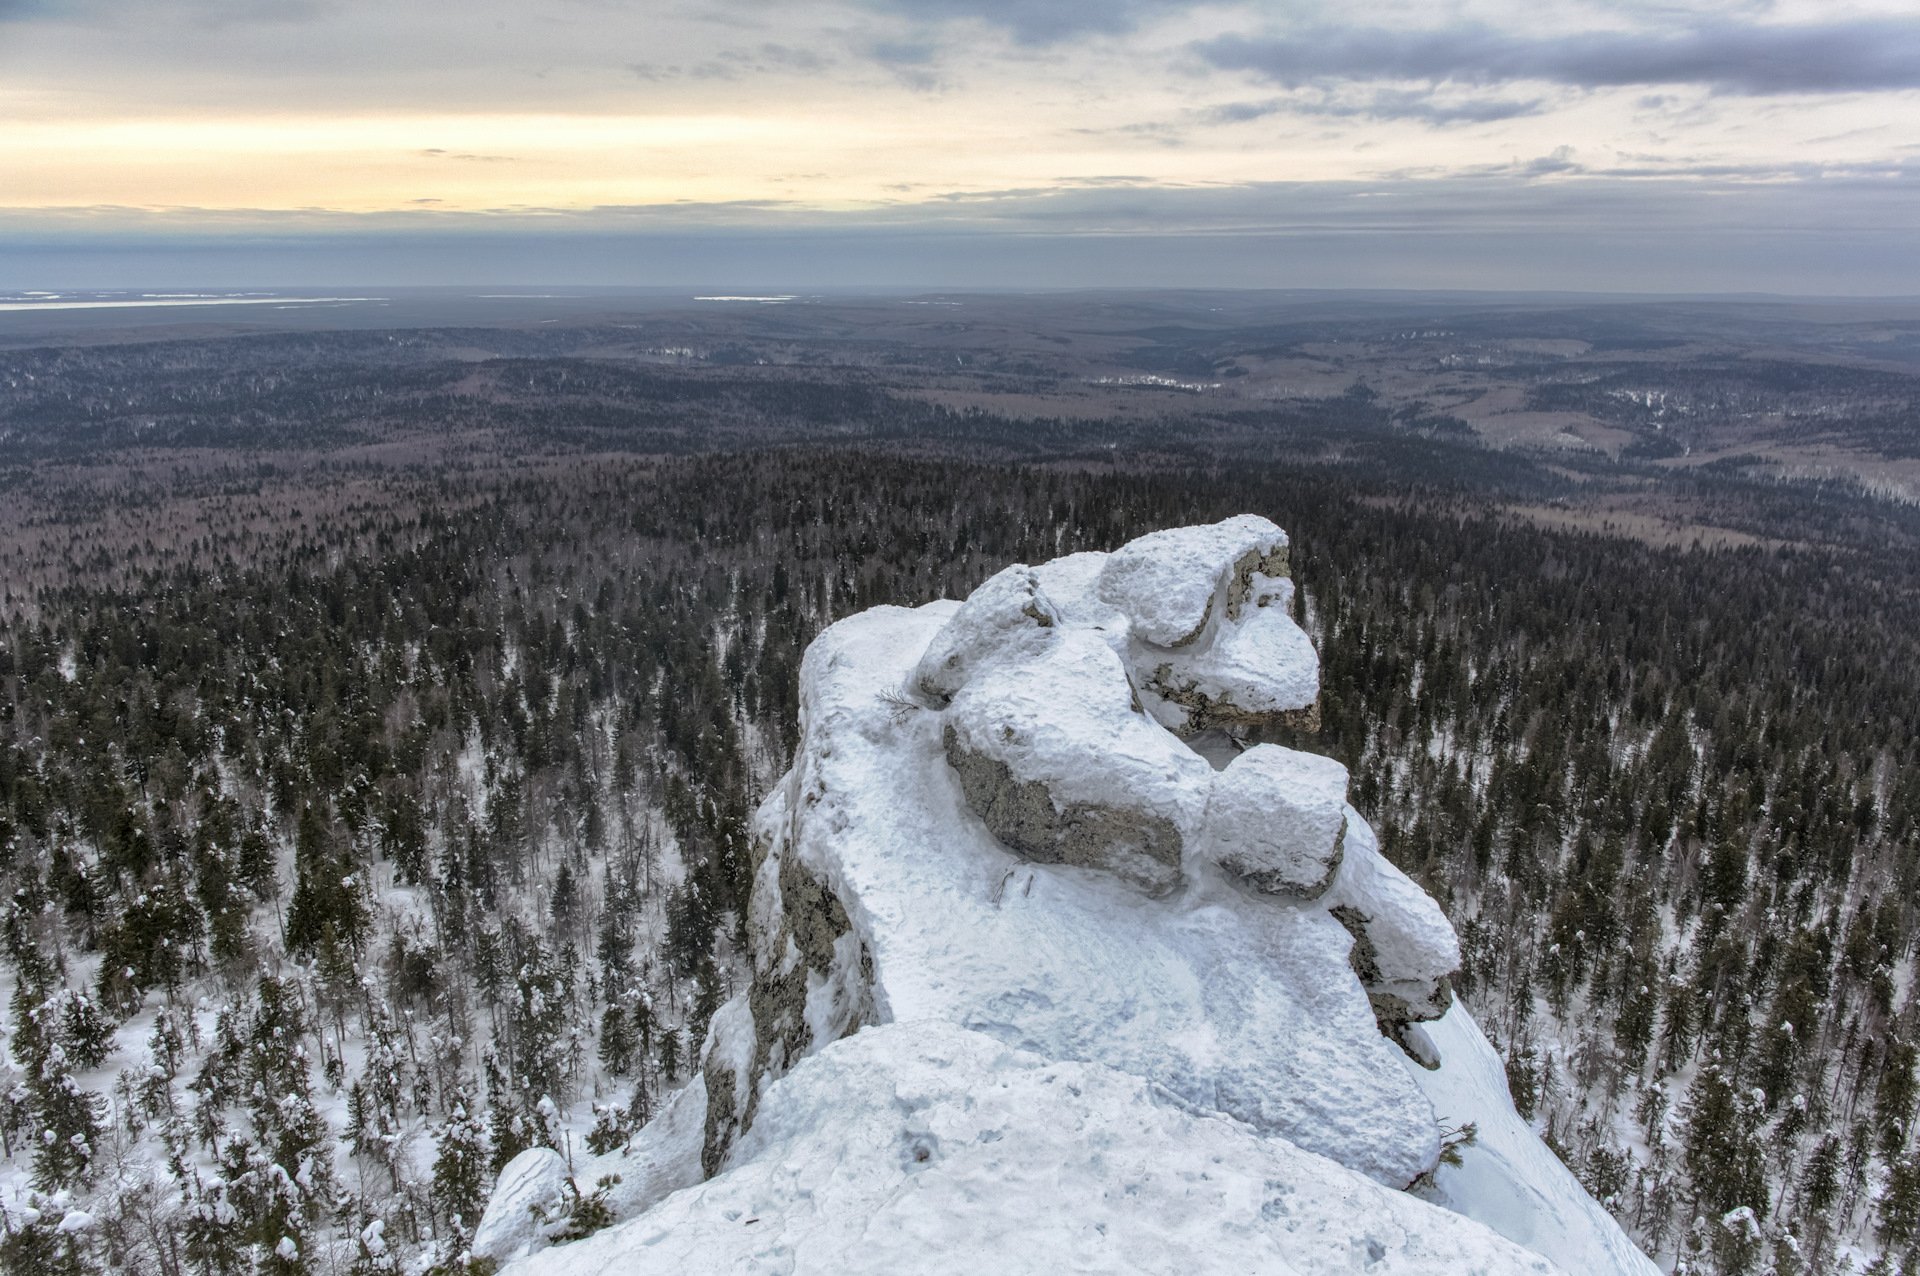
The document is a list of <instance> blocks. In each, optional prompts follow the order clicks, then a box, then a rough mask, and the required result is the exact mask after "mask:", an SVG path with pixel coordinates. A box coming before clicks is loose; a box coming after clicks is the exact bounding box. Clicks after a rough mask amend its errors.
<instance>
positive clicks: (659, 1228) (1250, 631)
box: [530, 516, 1653, 1272]
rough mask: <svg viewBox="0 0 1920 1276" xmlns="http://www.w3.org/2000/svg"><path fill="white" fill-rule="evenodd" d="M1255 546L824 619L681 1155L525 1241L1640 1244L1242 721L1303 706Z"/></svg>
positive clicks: (1298, 638) (1267, 1246)
mask: <svg viewBox="0 0 1920 1276" xmlns="http://www.w3.org/2000/svg"><path fill="white" fill-rule="evenodd" d="M1287 550H1288V546H1287V539H1286V536H1285V534H1284V533H1283V532H1281V531H1280V529H1279V528H1277V527H1275V526H1274V525H1273V524H1272V523H1270V522H1268V521H1267V520H1265V519H1262V518H1258V517H1253V516H1242V517H1239V518H1234V519H1229V520H1227V521H1226V522H1223V523H1220V524H1216V525H1213V526H1210V527H1194V528H1182V529H1176V530H1172V531H1166V532H1160V533H1156V534H1154V535H1152V536H1147V537H1142V538H1141V539H1139V540H1137V541H1134V542H1132V543H1131V544H1129V545H1127V546H1125V547H1124V548H1122V549H1121V550H1119V551H1117V552H1115V553H1113V554H1078V555H1073V556H1071V557H1068V558H1064V559H1060V560H1057V561H1055V562H1053V563H1049V564H1045V565H1043V566H1040V567H1027V566H1014V567H1009V568H1008V569H1006V570H1005V571H1003V572H1001V573H1000V574H998V575H997V576H995V577H993V579H991V580H989V581H988V582H986V584H984V585H982V586H981V587H980V588H979V589H978V590H976V591H975V592H974V594H973V595H972V596H971V597H970V598H969V599H968V600H967V601H966V602H964V603H958V604H956V603H935V604H932V605H929V606H926V607H921V608H917V609H911V610H909V609H903V608H894V607H881V608H876V609H874V610H872V611H869V612H866V613H864V614H862V615H859V616H855V617H852V618H850V619H848V620H845V621H842V622H840V623H839V624H837V625H834V626H833V627H832V628H831V629H829V630H827V631H826V632H825V633H824V634H822V635H821V636H820V637H819V639H818V640H816V641H815V643H814V644H813V646H812V647H811V648H810V649H809V651H808V653H807V656H806V659H805V662H804V665H803V668H802V672H801V684H802V685H801V727H802V732H801V743H800V747H799V750H798V753H797V755H796V757H795V760H794V764H793V767H792V769H791V770H790V771H789V773H788V774H787V775H786V777H785V778H784V779H783V780H782V781H781V783H780V784H779V785H778V786H777V787H776V788H775V790H774V791H773V792H772V794H770V795H769V797H768V798H767V800H766V801H765V802H764V803H763V804H762V806H761V808H760V811H759V813H758V816H757V820H756V826H755V855H756V872H755V878H754V888H753V897H752V913H751V917H750V918H749V934H750V936H751V939H752V954H751V956H752V965H753V968H752V973H751V978H750V981H749V984H748V987H747V988H746V990H745V991H744V992H742V993H741V994H740V995H739V996H737V997H736V998H734V999H733V1000H732V1001H730V1002H729V1003H727V1005H726V1006H724V1007H723V1008H722V1009H721V1010H720V1011H719V1013H718V1014H717V1015H716V1016H715V1018H714V1021H713V1024H712V1027H711V1029H710V1031H709V1034H708V1040H707V1043H706V1048H705V1051H704V1055H703V1068H702V1070H703V1081H704V1096H705V1102H706V1110H705V1122H704V1130H703V1137H702V1140H701V1147H700V1149H699V1157H700V1168H701V1170H702V1171H703V1172H704V1174H705V1175H706V1176H707V1177H708V1181H707V1182H706V1183H704V1184H702V1185H700V1186H698V1187H694V1188H689V1189H686V1190H682V1191H678V1192H675V1193H673V1194H672V1195H669V1196H666V1197H665V1199H664V1200H662V1201H660V1203H659V1204H657V1205H652V1208H651V1209H649V1210H647V1212H646V1213H644V1214H643V1215H641V1216H640V1217H639V1218H637V1219H635V1220H634V1221H632V1222H629V1223H626V1224H624V1225H622V1226H620V1227H618V1228H616V1229H614V1230H613V1231H612V1232H610V1233H607V1234H604V1235H602V1236H600V1237H596V1238H594V1239H592V1240H590V1241H588V1242H583V1243H581V1244H579V1245H575V1246H569V1247H568V1248H567V1249H566V1250H564V1251H562V1252H561V1253H555V1254H552V1255H550V1256H548V1257H546V1258H541V1257H540V1256H536V1258H535V1259H534V1260H533V1266H532V1267H531V1268H530V1270H535V1271H553V1272H559V1271H561V1270H565V1271H569V1272H574V1271H579V1272H591V1271H596V1270H602V1269H605V1270H610V1271H611V1270H616V1269H618V1268H619V1267H620V1265H621V1263H622V1262H623V1261H626V1259H623V1257H622V1256H623V1255H625V1256H628V1257H629V1258H630V1257H631V1256H632V1255H634V1254H636V1253H640V1252H644V1253H646V1254H647V1255H648V1261H649V1262H650V1263H655V1262H664V1263H666V1265H667V1267H669V1268H671V1269H673V1270H696V1269H704V1270H729V1271H732V1270H768V1271H781V1272H790V1271H791V1272H798V1271H821V1272H827V1271H856V1270H902V1269H903V1268H904V1269H912V1270H924V1269H928V1268H929V1264H930V1263H932V1265H933V1266H934V1267H937V1266H938V1264H937V1263H935V1262H933V1260H932V1258H931V1256H932V1255H935V1254H940V1253H947V1252H951V1253H953V1254H954V1259H953V1261H954V1263H955V1264H956V1267H957V1265H959V1264H961V1263H965V1264H967V1266H968V1268H969V1270H977V1269H978V1264H980V1263H981V1262H983V1261H984V1262H986V1264H987V1267H988V1269H990V1270H1006V1271H1028V1270H1031V1271H1039V1270H1042V1269H1047V1268H1056V1267H1058V1266H1060V1265H1061V1264H1062V1263H1063V1262H1064V1261H1065V1260H1067V1259H1069V1258H1072V1259H1074V1260H1075V1261H1074V1263H1071V1264H1069V1265H1073V1266H1078V1267H1085V1266H1086V1264H1087V1263H1088V1262H1091V1263H1092V1265H1093V1267H1095V1268H1099V1269H1103V1270H1143V1271H1162V1270H1166V1271H1170V1270H1183V1271H1206V1270H1222V1271H1224V1270H1235V1271H1245V1270H1255V1269H1258V1270H1278V1271H1292V1270H1300V1271H1327V1270H1361V1269H1364V1270H1379V1271H1407V1272H1413V1271H1443V1270H1444V1271H1464V1270H1472V1271H1489V1272H1496V1271H1497V1272H1507V1271H1515V1272H1518V1271H1548V1270H1553V1267H1552V1264H1558V1265H1559V1266H1560V1267H1562V1268H1564V1269H1565V1270H1567V1271H1571V1272H1611V1271H1652V1270H1653V1269H1652V1267H1651V1265H1650V1264H1648V1263H1646V1261H1645V1260H1644V1259H1643V1258H1641V1257H1640V1256H1639V1255H1638V1253H1637V1252H1636V1251H1634V1249H1633V1247H1632V1245H1631V1244H1630V1243H1629V1242H1627V1240H1626V1238H1625V1237H1624V1235H1623V1234H1621V1233H1620V1232H1619V1229H1618V1228H1617V1227H1615V1226H1614V1224H1613V1223H1612V1221H1611V1220H1610V1219H1608V1218H1607V1216H1606V1215H1605V1213H1604V1212H1603V1211H1602V1210H1600V1209H1599V1207H1598V1206H1597V1205H1596V1204H1594V1202H1592V1201H1591V1200H1590V1199H1588V1198H1587V1197H1586V1196H1585V1195H1584V1193H1582V1192H1581V1190H1580V1188H1579V1187H1578V1185H1577V1183H1575V1181H1574V1180H1573V1179H1572V1177H1571V1176H1570V1175H1569V1174H1568V1173H1567V1172H1566V1170H1565V1169H1564V1168H1563V1167H1561V1166H1560V1165H1559V1163H1558V1162H1557V1161H1555V1160H1554V1159H1553V1157H1552V1155H1551V1153H1549V1152H1548V1151H1547V1150H1546V1149H1545V1148H1544V1147H1543V1146H1541V1145H1540V1144H1539V1142H1538V1140H1537V1139H1535V1138H1534V1137H1533V1136H1532V1134H1531V1133H1530V1132H1529V1131H1528V1130H1527V1129H1526V1127H1525V1124H1524V1123H1523V1122H1521V1121H1520V1120H1519V1118H1518V1117H1517V1116H1516V1115H1514V1113H1513V1109H1512V1105H1511V1103H1510V1102H1509V1100H1508V1098H1507V1095H1506V1093H1505V1088H1504V1082H1503V1080H1502V1077H1501V1074H1500V1072H1499V1069H1498V1066H1497V1061H1496V1062H1495V1065H1494V1066H1493V1067H1492V1069H1491V1070H1490V1069H1489V1068H1488V1066H1487V1057H1488V1052H1487V1051H1486V1048H1485V1045H1484V1041H1483V1040H1482V1039H1481V1038H1480V1037H1479V1035H1478V1032H1477V1030H1476V1029H1474V1028H1473V1027H1472V1024H1471V1021H1470V1020H1469V1019H1468V1018H1467V1016H1466V1013H1465V1011H1464V1009H1462V1008H1459V1007H1456V1006H1453V1004H1452V994H1451V991H1450V987H1449V983H1448V977H1449V976H1450V975H1451V973H1452V972H1453V971H1454V969H1455V968H1456V967H1457V965H1458V959H1459V954H1458V948H1457V945H1456V942H1455V939H1454V935H1453V932H1452V929H1451V928H1450V927H1449V926H1448V924H1447V922H1446V920H1445V918H1444V917H1443V916H1442V915H1441V913H1440V911H1439V909H1438V907H1437V906H1436V905H1435V904H1434V903H1433V901H1432V900H1431V899H1430V898H1428V897H1427V895H1426V894H1425V893H1424V892H1422V891H1421V890H1420V889H1419V888H1418V887H1417V886H1416V885H1415V884H1414V883H1413V882H1411V881H1410V880H1408V879H1407V878H1406V877H1405V876H1404V875H1403V874H1401V873H1400V872H1399V871H1398V870H1397V869H1395V868H1394V867H1393V866H1392V865H1391V864H1390V863H1388V862H1387V861H1386V860H1385V859H1384V858H1383V857H1382V856H1381V855H1380V853H1379V849H1378V846H1377V843H1376V841H1375V839H1374V837H1373V834H1372V831H1371V830H1370V829H1368V828H1367V826H1366V823H1365V821H1364V820H1363V819H1362V818H1361V817H1360V815H1359V814H1358V813H1357V812H1356V811H1354V810H1353V809H1352V808H1351V807H1350V806H1348V805H1347V804H1346V800H1345V794H1346V773H1345V771H1344V770H1343V769H1342V768H1341V767H1340V766H1339V765H1338V764H1337V763H1334V762H1333V761H1331V760H1330V759H1327V758H1323V757H1318V756H1315V755H1312V754H1307V753H1300V752H1296V751H1293V750H1289V749H1285V748H1281V747H1279V746H1277V745H1273V744H1264V743H1257V742H1256V741H1257V740H1258V739H1259V737H1260V735H1261V734H1262V733H1263V732H1265V731H1267V730H1268V729H1270V728H1272V727H1275V726H1291V727H1310V726H1312V725H1313V724H1314V723H1315V721H1316V706H1317V700H1318V683H1319V665H1318V658H1317V656H1316V654H1315V653H1314V651H1313V648H1312V646H1311V644H1310V643H1309V642H1308V641H1307V638H1306V635H1305V634H1304V633H1303V632H1302V631H1301V630H1300V628H1299V627H1298V625H1296V624H1295V623H1294V621H1293V619H1292V617H1291V615H1290V609H1291V604H1292V601H1293V588H1292V584H1291V582H1290V581H1289V580H1288V579H1287V570H1288V562H1287ZM1422 1024H1427V1025H1429V1027H1428V1028H1422V1027H1421V1026H1420V1025H1422ZM1476 1042H1478V1043H1479V1045H1478V1046H1475V1044H1474V1043H1476ZM1436 1103H1438V1104H1440V1105H1441V1106H1442V1107H1443V1108H1444V1109H1445V1111H1444V1114H1442V1113H1439V1112H1436ZM1443 1115H1444V1120H1445V1122H1446V1123H1448V1124H1446V1125H1443V1123H1442V1116H1443ZM1464 1122H1475V1123H1477V1124H1479V1125H1480V1126H1481V1127H1482V1128H1483V1129H1486V1130H1487V1131H1489V1132H1490V1133H1491V1134H1492V1135H1493V1136H1494V1138H1493V1140H1492V1142H1491V1143H1490V1144H1488V1145H1483V1146H1469V1147H1465V1148H1461V1149H1459V1153H1460V1157H1461V1161H1462V1163H1461V1165H1459V1166H1457V1167H1456V1166H1453V1165H1450V1164H1449V1165H1445V1166H1443V1165H1442V1164H1441V1150H1442V1133H1443V1130H1444V1129H1449V1128H1458V1126H1459V1125H1461V1124H1462V1123H1464ZM683 1124H684V1119H683ZM643 1138H644V1135H643ZM663 1181H672V1180H671V1176H668V1178H667V1179H666V1180H663ZM1409 1187H1414V1188H1416V1189H1417V1191H1416V1193H1408V1192H1405V1191H1402V1190H1400V1189H1405V1188H1409ZM1425 1198H1431V1199H1425ZM1436 1202H1437V1203H1436ZM649 1203H650V1202H649ZM635 1247H639V1248H638V1249H636V1248H635ZM1101 1255H1104V1256H1105V1257H1104V1258H1102V1257H1100V1256H1101ZM1548 1260H1551V1263H1550V1262H1549V1261H1548Z"/></svg>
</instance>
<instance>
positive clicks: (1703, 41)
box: [1194, 18, 1920, 94]
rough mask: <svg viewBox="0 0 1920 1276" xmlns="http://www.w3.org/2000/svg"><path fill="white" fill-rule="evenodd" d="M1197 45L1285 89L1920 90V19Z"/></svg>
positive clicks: (1445, 32) (1322, 36)
mask: <svg viewBox="0 0 1920 1276" xmlns="http://www.w3.org/2000/svg"><path fill="white" fill-rule="evenodd" d="M1194 47H1195V49H1196V51H1197V52H1198V53H1199V54H1200V56H1201V57H1203V58H1205V59H1206V60H1207V61H1208V62H1210V63H1212V64H1213V65H1214V66H1216V67H1219V68H1221V69H1223V70H1234V71H1251V72H1254V73H1255V74H1258V75H1260V76H1263V77H1264V78H1266V79H1269V80H1272V81H1274V82H1276V83H1279V84H1285V85H1305V84H1317V83H1326V82H1329V81H1335V80H1424V81H1427V82H1429V83H1441V82H1445V81H1452V82H1457V83H1465V84H1497V83H1503V82H1507V81H1513V80H1545V81H1549V82H1552V83H1558V84H1567V85H1572V86H1575V87H1579V88H1608V87H1615V86H1620V85H1635V84H1695V85H1702V86H1706V87H1710V88H1714V89H1718V90H1720V91H1723V92H1728V93H1747V94H1769V93H1851V92H1864V91H1870V90H1875V89H1905V88H1916V87H1920V19H1916V18H1882V19H1862V20H1857V21H1846V22H1828V23H1806V24H1798V25H1793V26H1736V25H1732V24H1725V23H1722V24H1714V25H1707V26H1700V27H1696V28H1694V29H1692V30H1689V31H1683V32H1679V33H1676V34H1660V33H1655V32H1610V31H1609V32H1586V33H1579V34H1572V35H1559V36H1546V37H1533V36H1527V35H1523V34H1517V33H1514V32H1509V31H1502V30H1497V29H1495V28H1493V27H1487V26H1479V25H1468V26H1458V27H1449V28H1446V29H1442V30H1436V31H1393V30H1386V29H1383V28H1354V29H1329V28H1321V29H1316V30H1308V31H1301V32H1297V33H1294V34H1291V35H1285V36H1261V37H1250V36H1239V35H1228V36H1221V37H1220V38H1218V39H1215V40H1208V41H1205V42H1203V43H1201V44H1198V45H1196V46H1194Z"/></svg>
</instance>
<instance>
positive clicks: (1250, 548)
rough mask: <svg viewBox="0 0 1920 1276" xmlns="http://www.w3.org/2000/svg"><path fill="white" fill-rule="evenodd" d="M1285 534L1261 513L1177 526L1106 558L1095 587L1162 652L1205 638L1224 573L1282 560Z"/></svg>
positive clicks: (1222, 601) (1221, 601) (1218, 601)
mask: <svg viewBox="0 0 1920 1276" xmlns="http://www.w3.org/2000/svg"><path fill="white" fill-rule="evenodd" d="M1286 549H1287V534H1286V533H1285V532H1283V531H1281V530H1280V529H1279V528H1278V527H1275V526H1274V525H1273V523H1271V522H1270V521H1268V520H1267V519H1264V518H1261V517H1260V516H1259V515H1258V514H1241V515H1238V516H1236V517H1234V518H1229V519H1227V520H1225V521H1224V522H1219V523H1213V524H1211V525H1206V526H1199V527H1173V528H1168V529H1167V530H1166V531H1163V532H1152V533H1150V534H1148V535H1146V536H1142V537H1140V538H1139V539H1138V540H1134V541H1129V542H1128V543H1127V544H1125V545H1123V546H1122V547H1120V548H1119V549H1117V550H1115V551H1114V552H1113V553H1112V554H1110V555H1109V556H1108V557H1107V561H1106V562H1105V563H1104V564H1102V566H1101V569H1100V576H1099V580H1098V583H1097V585H1096V590H1097V592H1098V593H1099V596H1100V599H1101V601H1103V602H1105V603H1107V604H1108V605H1109V606H1111V607H1114V608H1116V609H1117V610H1119V611H1121V612H1124V613H1125V614H1126V616H1127V618H1128V619H1129V620H1131V621H1132V622H1133V625H1134V629H1135V632H1136V633H1137V634H1138V635H1139V637H1140V638H1141V639H1142V640H1143V641H1145V642H1149V643H1152V644H1153V645H1155V646H1159V647H1179V646H1184V645H1185V644H1187V643H1189V642H1192V641H1193V640H1194V639H1195V638H1197V637H1199V636H1200V633H1201V631H1202V630H1203V629H1204V628H1205V627H1206V624H1207V621H1208V620H1209V619H1210V618H1211V617H1212V615H1213V612H1214V610H1215V608H1216V607H1220V606H1223V605H1224V604H1225V601H1226V600H1225V599H1224V598H1223V597H1222V588H1223V584H1224V582H1223V580H1222V574H1223V572H1224V571H1226V570H1227V569H1229V568H1231V567H1232V566H1233V565H1234V564H1236V563H1238V562H1239V561H1240V560H1242V559H1244V558H1246V557H1248V556H1249V555H1251V556H1253V557H1255V558H1256V559H1264V558H1267V557H1268V556H1279V557H1281V559H1282V561H1284V555H1285V553H1286Z"/></svg>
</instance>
